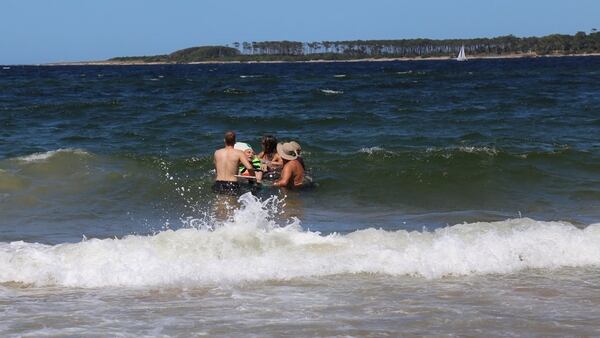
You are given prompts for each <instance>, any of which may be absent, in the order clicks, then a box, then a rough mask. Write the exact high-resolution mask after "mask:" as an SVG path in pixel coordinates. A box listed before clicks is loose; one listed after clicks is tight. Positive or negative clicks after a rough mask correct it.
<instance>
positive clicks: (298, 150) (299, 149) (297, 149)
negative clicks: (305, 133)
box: [288, 141, 302, 154]
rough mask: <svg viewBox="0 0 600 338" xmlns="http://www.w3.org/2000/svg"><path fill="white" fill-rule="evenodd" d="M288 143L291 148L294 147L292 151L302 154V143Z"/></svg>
mask: <svg viewBox="0 0 600 338" xmlns="http://www.w3.org/2000/svg"><path fill="white" fill-rule="evenodd" d="M288 143H289V144H290V146H292V149H294V151H295V152H296V153H297V154H300V152H301V151H302V147H300V143H298V142H296V141H290V142H288Z"/></svg>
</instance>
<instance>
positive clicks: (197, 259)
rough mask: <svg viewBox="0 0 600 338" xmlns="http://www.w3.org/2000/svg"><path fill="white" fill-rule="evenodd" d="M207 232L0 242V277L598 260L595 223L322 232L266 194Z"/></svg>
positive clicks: (175, 278)
mask: <svg viewBox="0 0 600 338" xmlns="http://www.w3.org/2000/svg"><path fill="white" fill-rule="evenodd" d="M241 202H242V205H243V206H242V207H241V208H240V209H239V210H238V211H237V212H236V214H235V217H234V218H233V219H232V220H230V221H228V222H226V223H225V224H223V225H221V226H217V227H215V228H214V229H213V230H210V229H208V228H205V227H200V228H198V229H180V230H177V231H172V230H166V231H163V232H160V233H158V234H156V235H153V236H128V237H125V238H122V239H103V240H99V239H91V240H84V241H82V242H80V243H75V244H60V245H55V246H50V245H43V244H35V243H33V244H32V243H25V242H12V243H0V283H7V282H20V283H26V284H33V285H60V286H68V287H108V286H126V287H130V286H135V287H137V286H151V287H152V286H173V285H204V284H220V283H240V282H244V281H263V280H287V279H291V278H297V277H310V276H326V275H335V274H355V273H377V274H387V275H392V276H394V275H414V276H421V277H425V278H439V277H443V276H449V275H470V274H485V273H511V272H516V271H519V270H522V269H527V268H547V269H555V268H560V267H566V266H571V267H578V266H596V265H600V244H599V243H600V224H594V225H589V226H588V227H586V228H585V229H579V228H577V227H575V226H573V225H571V224H569V223H562V222H540V221H535V220H532V219H527V218H521V219H512V220H506V221H502V222H493V223H486V222H480V223H471V224H460V225H455V226H452V227H447V228H443V229H438V230H436V231H431V232H429V231H424V232H416V231H413V232H408V231H404V230H399V231H384V230H379V229H367V230H360V231H356V232H353V233H350V234H348V235H340V234H331V235H327V236H323V235H321V234H319V233H316V232H310V231H304V230H302V229H301V228H300V227H299V224H298V222H297V221H295V222H292V223H291V224H289V225H287V226H284V227H278V226H276V225H275V223H274V222H273V221H272V220H271V219H270V216H269V215H271V214H272V211H270V210H269V209H270V207H269V202H260V201H258V200H256V198H255V197H253V196H252V195H249V194H247V195H244V196H242V198H241Z"/></svg>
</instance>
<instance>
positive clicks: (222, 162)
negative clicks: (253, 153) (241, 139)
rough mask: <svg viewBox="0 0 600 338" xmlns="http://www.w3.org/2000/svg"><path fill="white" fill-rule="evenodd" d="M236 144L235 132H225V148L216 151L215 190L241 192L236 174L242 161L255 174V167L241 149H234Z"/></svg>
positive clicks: (230, 193) (219, 191)
mask: <svg viewBox="0 0 600 338" xmlns="http://www.w3.org/2000/svg"><path fill="white" fill-rule="evenodd" d="M234 145H235V133H234V132H232V131H228V132H226V133H225V148H223V149H219V150H217V151H215V169H216V170H217V181H216V182H215V184H214V185H213V191H214V192H216V193H220V194H227V195H237V194H238V193H239V192H240V184H239V183H238V182H237V178H236V177H235V175H237V174H238V170H239V165H240V163H241V164H242V165H243V166H244V167H246V169H247V170H248V172H249V173H250V175H251V176H254V168H253V167H252V164H251V163H250V162H249V161H248V158H247V157H246V155H244V152H243V151H241V150H237V149H233V146H234Z"/></svg>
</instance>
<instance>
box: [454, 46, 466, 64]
mask: <svg viewBox="0 0 600 338" xmlns="http://www.w3.org/2000/svg"><path fill="white" fill-rule="evenodd" d="M456 61H467V57H466V56H465V46H461V47H460V52H459V53H458V56H457V57H456Z"/></svg>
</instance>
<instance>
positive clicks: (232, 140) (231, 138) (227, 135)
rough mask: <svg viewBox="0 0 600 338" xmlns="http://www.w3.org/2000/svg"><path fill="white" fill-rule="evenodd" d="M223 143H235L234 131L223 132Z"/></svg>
mask: <svg viewBox="0 0 600 338" xmlns="http://www.w3.org/2000/svg"><path fill="white" fill-rule="evenodd" d="M225 145H226V146H230V147H233V146H234V145H235V132H233V131H228V132H226V133H225Z"/></svg>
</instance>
